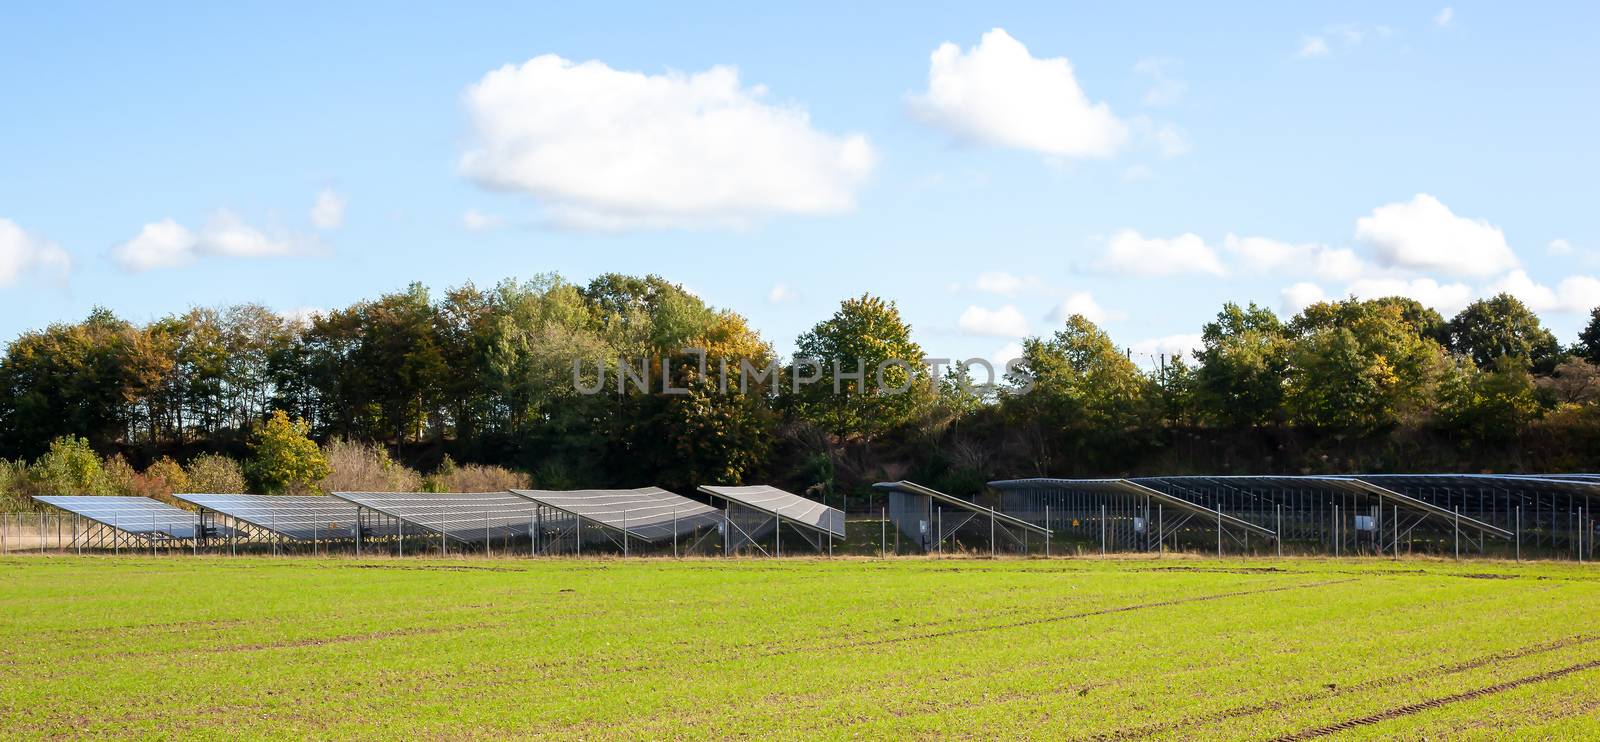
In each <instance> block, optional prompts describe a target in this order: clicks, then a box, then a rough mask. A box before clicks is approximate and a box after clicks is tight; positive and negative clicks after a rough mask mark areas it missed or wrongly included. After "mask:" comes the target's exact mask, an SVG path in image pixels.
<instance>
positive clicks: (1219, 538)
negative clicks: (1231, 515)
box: [1217, 502, 1222, 559]
mask: <svg viewBox="0 0 1600 742" xmlns="http://www.w3.org/2000/svg"><path fill="white" fill-rule="evenodd" d="M1217 558H1218V559H1221V558H1222V503H1220V502H1219V503H1217Z"/></svg>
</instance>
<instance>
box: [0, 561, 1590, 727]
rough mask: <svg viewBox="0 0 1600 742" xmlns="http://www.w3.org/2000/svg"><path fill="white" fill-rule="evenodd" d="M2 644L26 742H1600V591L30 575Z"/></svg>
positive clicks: (1311, 583) (657, 573)
mask: <svg viewBox="0 0 1600 742" xmlns="http://www.w3.org/2000/svg"><path fill="white" fill-rule="evenodd" d="M0 619H3V620H0V665H3V669H0V730H4V731H3V733H0V736H7V737H10V736H69V735H70V736H77V735H92V736H106V735H112V736H163V737H171V736H178V735H183V736H208V737H237V736H244V737H279V738H282V737H350V736H362V737H381V738H395V737H400V736H404V737H422V736H426V737H435V738H462V737H474V738H476V737H505V736H531V735H540V736H554V737H573V738H596V737H617V736H620V737H638V738H652V739H660V738H666V737H696V738H701V737H710V738H727V737H745V736H759V737H785V738H815V737H819V736H823V737H897V738H904V737H922V738H931V737H949V736H962V737H977V738H986V739H987V738H996V737H1005V738H1010V737H1018V736H1028V737H1039V738H1049V739H1061V738H1140V737H1154V738H1171V739H1194V738H1217V737H1226V738H1272V737H1277V736H1282V735H1290V734H1294V733H1297V732H1302V731H1306V730H1315V729H1318V728H1322V727H1331V726H1335V725H1338V724H1340V723H1342V722H1346V721H1350V720H1358V719H1365V720H1368V721H1370V723H1363V724H1361V725H1358V726H1354V727H1351V728H1349V729H1347V730H1346V731H1344V732H1342V733H1343V734H1344V735H1347V736H1357V737H1369V736H1378V737H1397V738H1408V739H1415V738H1420V737H1431V738H1440V737H1482V738H1492V739H1502V738H1506V737H1527V738H1538V739H1580V738H1590V739H1593V738H1597V737H1600V569H1596V568H1594V567H1591V566H1587V565H1571V564H1565V565H1561V564H1540V565H1515V564H1506V563H1497V562H1463V563H1454V562H1440V561H1425V560H1415V561H1399V562H1394V561H1386V560H1384V561H1380V560H1363V561H1355V560H1347V561H1331V560H1310V559H1306V560H1297V559H1287V560H1250V561H1221V562H1219V561H1211V560H1194V559H1174V558H1168V559H1165V560H1155V559H1138V560H1134V559H1109V560H1100V559H1072V560H1051V561H1046V560H1032V561H1006V560H1001V561H984V560H965V559H951V560H925V559H903V560H889V561H875V560H836V561H828V560H784V561H777V560H689V561H682V562H676V561H670V560H634V561H620V560H586V561H579V560H539V561H533V560H505V561H485V560H471V559H460V560H421V559H412V560H399V559H377V560H365V561H356V560H350V559H289V558H277V559H274V558H268V557H251V558H245V557H240V558H235V559H229V558H222V557H199V558H195V557H166V558H147V557H141V558H114V557H81V558H79V557H68V556H60V557H25V558H9V559H0ZM1485 689H1487V692H1479V691H1484V690H1485ZM1440 699H1443V700H1442V702H1439V701H1440ZM1430 702H1433V703H1430ZM1419 706H1421V707H1419ZM1369 717H1370V718H1369Z"/></svg>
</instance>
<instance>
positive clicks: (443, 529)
mask: <svg viewBox="0 0 1600 742" xmlns="http://www.w3.org/2000/svg"><path fill="white" fill-rule="evenodd" d="M333 496H334V497H337V498H339V499H342V500H347V501H349V502H352V503H355V504H356V505H360V506H361V507H364V508H367V509H369V510H373V511H375V512H378V513H382V514H384V515H387V516H390V517H392V518H398V519H400V520H402V521H405V522H406V523H407V525H406V526H405V531H406V533H407V534H409V533H411V527H412V526H416V527H418V528H421V529H426V530H428V531H432V532H434V533H442V534H444V535H446V536H448V537H450V538H452V539H455V540H456V541H460V542H463V543H483V542H485V541H488V540H492V539H503V538H519V537H525V536H527V535H528V531H529V529H530V527H531V526H532V525H533V518H534V512H535V506H534V504H533V503H532V502H529V501H528V500H526V499H524V498H521V497H518V496H516V495H514V494H512V493H510V492H335V493H333Z"/></svg>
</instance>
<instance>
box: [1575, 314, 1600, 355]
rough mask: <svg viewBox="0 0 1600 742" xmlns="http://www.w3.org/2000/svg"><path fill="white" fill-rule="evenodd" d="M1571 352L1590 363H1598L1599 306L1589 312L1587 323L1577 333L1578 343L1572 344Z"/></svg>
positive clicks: (1599, 351) (1599, 336) (1599, 346)
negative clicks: (1581, 330)
mask: <svg viewBox="0 0 1600 742" xmlns="http://www.w3.org/2000/svg"><path fill="white" fill-rule="evenodd" d="M1572 352H1574V353H1576V354H1578V355H1579V356H1582V357H1583V359H1584V360H1586V361H1588V362H1590V363H1593V364H1595V365H1600V307H1595V308H1594V309H1593V310H1592V311H1590V312H1589V324H1588V325H1586V326H1585V327H1584V328H1583V332H1580V333H1578V344H1577V345H1575V346H1573V348H1572Z"/></svg>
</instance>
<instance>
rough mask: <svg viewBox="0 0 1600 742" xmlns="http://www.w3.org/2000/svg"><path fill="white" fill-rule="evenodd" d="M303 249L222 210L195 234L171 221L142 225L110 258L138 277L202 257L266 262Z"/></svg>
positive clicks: (290, 241)
mask: <svg viewBox="0 0 1600 742" xmlns="http://www.w3.org/2000/svg"><path fill="white" fill-rule="evenodd" d="M306 248H307V246H306V245H305V243H303V242H302V241H300V240H297V239H293V238H287V237H270V236H268V235H267V234H266V233H265V232H262V231H261V230H259V229H257V228H255V227H252V226H250V225H249V224H246V223H244V222H243V221H241V220H240V219H239V218H238V217H237V216H235V215H234V214H233V213H232V212H230V211H227V210H222V211H218V212H217V213H216V214H214V215H212V217H211V220H210V221H209V222H207V223H206V227H205V229H202V230H201V231H199V232H198V233H197V232H194V231H191V230H190V229H189V228H188V227H185V226H183V225H182V224H179V223H178V222H176V221H174V220H173V219H171V218H167V219H163V220H161V221H159V222H151V223H149V224H146V225H144V228H142V229H140V230H139V234H137V235H135V236H134V237H133V239H131V240H128V241H127V242H123V243H121V244H119V245H117V246H116V247H113V248H112V249H111V257H112V259H113V260H115V261H116V262H117V264H118V265H120V266H122V268H123V269H124V270H127V271H130V272H133V273H142V272H144V271H147V270H150V269H152V268H170V267H174V266H179V265H185V264H188V263H190V262H192V261H193V260H194V259H195V258H197V257H200V256H202V255H215V256H223V257H235V258H269V257H283V256H289V255H296V254H301V253H303V252H305V251H306Z"/></svg>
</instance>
